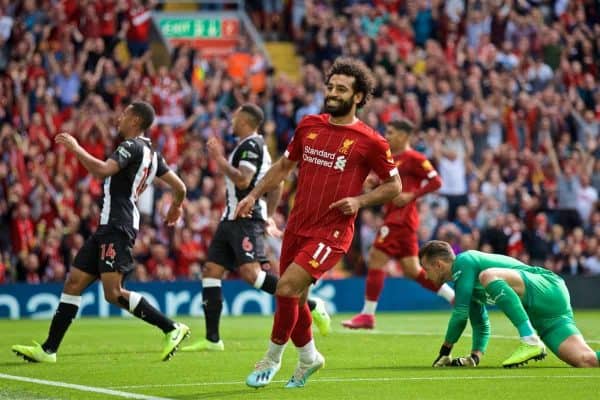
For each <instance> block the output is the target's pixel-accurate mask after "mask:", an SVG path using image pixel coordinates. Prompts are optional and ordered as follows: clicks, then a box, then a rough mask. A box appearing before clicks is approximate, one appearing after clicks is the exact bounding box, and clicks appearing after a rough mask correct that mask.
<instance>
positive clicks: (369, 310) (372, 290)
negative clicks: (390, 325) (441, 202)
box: [342, 120, 454, 329]
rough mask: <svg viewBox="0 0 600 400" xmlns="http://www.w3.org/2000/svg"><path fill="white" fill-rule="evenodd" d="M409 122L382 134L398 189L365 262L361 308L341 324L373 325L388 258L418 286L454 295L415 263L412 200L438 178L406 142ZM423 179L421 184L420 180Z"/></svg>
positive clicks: (354, 326)
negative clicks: (397, 174)
mask: <svg viewBox="0 0 600 400" xmlns="http://www.w3.org/2000/svg"><path fill="white" fill-rule="evenodd" d="M413 131H414V127H413V124H412V123H411V122H410V121H407V120H395V121H392V122H390V123H389V124H388V126H387V129H386V137H387V139H388V142H389V143H390V148H391V150H392V154H394V160H395V162H396V166H397V167H398V171H399V172H400V176H401V177H402V193H400V194H399V195H398V196H397V197H396V198H395V199H394V200H392V201H391V202H390V203H388V204H387V205H386V213H385V218H384V225H383V226H382V227H381V229H380V230H379V234H378V235H377V238H376V239H375V243H374V244H373V247H371V251H370V253H369V260H368V262H367V264H368V267H369V270H368V272H367V283H366V290H365V292H366V293H365V304H364V306H363V309H362V312H361V313H360V314H358V315H356V316H355V317H354V318H352V319H350V320H347V321H343V322H342V325H343V326H345V327H346V328H351V329H361V328H364V329H373V328H374V327H375V309H376V308H377V301H378V300H379V296H380V295H381V292H382V291H383V282H384V280H385V271H384V269H383V268H384V267H385V265H386V264H387V262H388V261H389V259H390V258H395V259H396V260H398V261H399V262H400V266H401V267H402V270H403V271H404V275H405V276H407V277H409V278H411V279H414V280H415V281H417V282H418V283H419V284H420V285H421V286H423V287H424V288H426V289H429V290H431V291H433V292H437V293H438V294H439V295H440V296H442V297H444V298H445V299H446V300H448V301H449V302H452V301H453V299H454V290H452V288H451V287H450V286H448V284H446V283H444V284H443V285H442V286H439V285H437V284H435V283H433V282H432V281H430V280H429V279H427V278H426V276H427V274H426V273H425V270H424V269H423V268H421V266H420V265H419V258H418V254H419V245H418V242H417V229H418V227H419V212H418V211H417V203H416V200H417V199H418V198H419V197H421V196H424V195H425V194H427V193H430V192H433V191H435V190H437V189H439V188H440V186H441V185H442V180H441V179H440V177H439V176H438V174H437V171H436V170H435V169H434V168H433V166H432V165H431V163H430V162H429V160H427V158H425V156H424V155H423V154H421V153H419V152H418V151H416V150H413V149H412V148H411V146H410V136H411V134H412V132H413ZM424 181H425V182H426V183H425V185H423V182H424Z"/></svg>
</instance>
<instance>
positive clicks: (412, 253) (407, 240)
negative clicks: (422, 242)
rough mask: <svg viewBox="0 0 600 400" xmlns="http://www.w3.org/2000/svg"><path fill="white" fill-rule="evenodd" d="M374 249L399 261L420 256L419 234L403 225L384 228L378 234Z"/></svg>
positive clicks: (385, 226)
mask: <svg viewBox="0 0 600 400" xmlns="http://www.w3.org/2000/svg"><path fill="white" fill-rule="evenodd" d="M373 247H375V248H376V249H377V250H381V251H383V252H384V253H385V254H387V255H388V256H390V257H393V258H395V259H398V260H399V259H401V258H404V257H417V256H418V255H419V241H418V239H417V232H416V231H415V230H414V229H411V228H409V227H406V226H402V225H384V226H382V227H381V228H380V229H379V232H378V233H377V237H376V238H375V242H374V243H373Z"/></svg>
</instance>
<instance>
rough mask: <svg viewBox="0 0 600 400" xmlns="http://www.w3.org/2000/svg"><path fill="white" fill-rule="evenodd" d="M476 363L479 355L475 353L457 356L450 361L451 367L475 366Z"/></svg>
mask: <svg viewBox="0 0 600 400" xmlns="http://www.w3.org/2000/svg"><path fill="white" fill-rule="evenodd" d="M477 365H479V356H478V355H477V354H470V355H468V356H464V357H458V358H455V359H453V360H452V362H451V363H450V366H451V367H476V366H477Z"/></svg>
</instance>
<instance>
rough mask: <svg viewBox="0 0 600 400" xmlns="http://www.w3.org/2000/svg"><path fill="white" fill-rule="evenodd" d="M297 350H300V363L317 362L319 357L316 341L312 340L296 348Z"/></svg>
mask: <svg viewBox="0 0 600 400" xmlns="http://www.w3.org/2000/svg"><path fill="white" fill-rule="evenodd" d="M296 349H298V358H299V359H300V362H302V363H304V364H311V363H313V362H314V361H315V358H316V357H317V347H316V346H315V341H314V339H310V341H309V342H308V343H306V344H305V345H304V346H302V347H296Z"/></svg>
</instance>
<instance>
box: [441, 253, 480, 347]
mask: <svg viewBox="0 0 600 400" xmlns="http://www.w3.org/2000/svg"><path fill="white" fill-rule="evenodd" d="M469 259H470V257H468V258H467V257H460V258H458V259H457V260H456V261H455V264H454V267H453V274H452V276H453V279H454V296H455V297H454V310H453V311H452V316H451V317H450V322H448V328H447V329H446V339H445V340H446V342H447V343H451V344H454V343H456V342H458V339H459V338H460V336H461V335H462V333H463V331H464V330H465V327H466V325H467V321H468V319H469V313H470V307H471V301H472V297H473V296H472V295H473V288H474V286H475V279H477V277H476V276H475V269H474V268H470V267H469V265H467V264H468V260H469Z"/></svg>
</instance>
